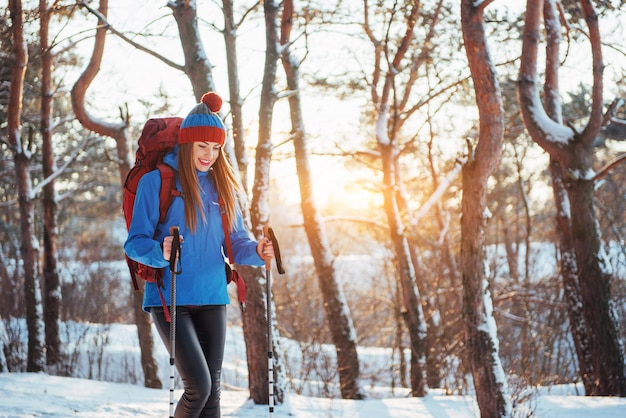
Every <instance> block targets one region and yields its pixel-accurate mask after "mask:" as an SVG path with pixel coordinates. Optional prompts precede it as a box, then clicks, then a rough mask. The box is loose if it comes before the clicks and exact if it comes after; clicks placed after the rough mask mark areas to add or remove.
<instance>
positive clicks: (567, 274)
mask: <svg viewBox="0 0 626 418" xmlns="http://www.w3.org/2000/svg"><path fill="white" fill-rule="evenodd" d="M554 6H555V5H554V3H552V2H550V1H545V2H544V6H543V13H544V20H546V21H548V22H551V21H554V22H558V16H557V11H556V8H555V7H554ZM560 28H561V26H560V25H559V24H556V25H547V26H546V38H547V43H546V73H545V74H546V75H545V77H546V83H545V85H544V103H545V107H546V112H547V114H548V116H550V118H551V119H552V120H553V121H555V122H557V123H559V124H562V123H563V118H562V116H561V102H560V99H559V94H558V93H559V75H558V71H559V62H560V57H559V43H560V37H561V34H560ZM550 175H551V178H552V193H553V196H554V205H555V208H556V217H555V221H556V233H557V235H558V237H559V247H560V250H561V257H560V265H561V276H562V279H563V288H564V290H565V300H566V303H567V313H568V317H569V322H570V329H571V332H572V337H573V339H574V347H575V349H576V357H577V358H578V373H579V375H580V378H581V380H582V382H583V386H584V388H585V393H588V394H591V393H593V392H594V383H593V378H594V376H595V375H596V373H595V372H594V370H593V363H592V361H591V349H590V347H589V339H588V337H587V332H588V331H587V330H588V326H587V323H586V321H585V317H584V314H583V309H582V306H583V301H582V296H581V293H580V286H579V284H578V267H577V264H576V251H575V249H574V242H573V238H572V227H571V225H572V223H571V221H572V219H571V213H570V211H569V210H568V206H569V202H568V200H567V199H568V197H567V190H566V188H565V178H564V175H563V170H562V169H561V164H559V162H558V161H556V160H555V159H554V158H553V157H550Z"/></svg>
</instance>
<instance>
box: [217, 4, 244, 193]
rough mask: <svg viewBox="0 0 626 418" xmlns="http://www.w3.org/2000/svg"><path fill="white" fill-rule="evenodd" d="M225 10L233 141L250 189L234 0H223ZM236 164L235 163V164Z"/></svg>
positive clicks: (241, 176)
mask: <svg viewBox="0 0 626 418" xmlns="http://www.w3.org/2000/svg"><path fill="white" fill-rule="evenodd" d="M222 5H223V10H224V43H225V45H226V60H227V63H228V64H227V67H228V90H229V93H230V94H229V95H230V101H229V104H230V114H231V116H232V128H233V142H234V147H235V158H236V161H237V164H236V166H237V167H238V169H239V175H240V178H241V184H242V186H243V188H244V190H246V191H247V190H248V156H247V153H246V143H245V141H244V132H245V129H244V127H243V101H242V99H241V96H240V92H239V65H238V63H237V29H238V27H237V24H236V22H235V17H234V15H233V0H222ZM233 165H235V164H233Z"/></svg>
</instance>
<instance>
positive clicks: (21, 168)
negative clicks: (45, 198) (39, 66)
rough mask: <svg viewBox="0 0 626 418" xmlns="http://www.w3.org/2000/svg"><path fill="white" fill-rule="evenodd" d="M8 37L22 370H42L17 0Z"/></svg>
mask: <svg viewBox="0 0 626 418" xmlns="http://www.w3.org/2000/svg"><path fill="white" fill-rule="evenodd" d="M9 12H10V15H11V34H12V36H13V38H12V41H13V58H14V62H13V68H12V70H11V87H10V89H9V107H8V111H7V132H8V139H9V145H10V146H11V148H12V151H13V160H14V163H15V179H16V183H17V190H18V195H19V196H18V201H19V212H20V232H21V244H20V254H21V258H22V262H23V268H24V299H25V302H26V327H27V330H28V354H27V360H26V371H28V372H41V371H43V370H44V366H45V362H46V356H45V347H44V344H45V342H44V338H45V337H44V324H43V318H42V315H41V293H40V289H39V277H38V276H39V246H38V245H37V242H38V241H37V239H36V237H35V231H34V225H33V218H34V212H33V196H32V186H31V177H30V151H29V150H28V149H26V148H25V145H24V141H23V138H22V136H21V133H20V128H21V123H20V118H21V115H22V97H23V93H24V77H25V73H26V66H27V64H28V52H27V48H26V41H25V39H24V32H23V30H24V14H23V10H22V2H21V1H20V0H9Z"/></svg>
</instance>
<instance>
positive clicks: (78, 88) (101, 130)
mask: <svg viewBox="0 0 626 418" xmlns="http://www.w3.org/2000/svg"><path fill="white" fill-rule="evenodd" d="M82 5H83V7H86V8H88V9H89V6H88V5H86V4H82ZM89 10H90V12H91V13H94V14H96V16H97V17H98V21H99V22H100V21H102V20H104V21H106V16H107V10H108V0H100V5H99V7H98V11H97V12H95V11H93V10H91V9H89ZM107 30H108V29H107V26H106V25H100V26H99V27H98V29H97V30H96V38H95V42H94V47H93V51H92V55H91V59H90V60H89V64H88V65H87V67H86V68H85V71H84V72H83V73H82V74H81V75H80V77H79V78H78V80H76V83H75V84H74V87H73V88H72V108H73V110H74V113H75V114H76V118H77V119H78V121H79V122H80V123H81V125H83V126H84V127H85V128H86V129H89V130H91V131H93V132H96V133H98V134H100V135H105V136H109V137H111V138H113V139H114V140H115V143H116V145H117V158H118V161H119V164H118V168H119V173H120V184H123V183H124V180H125V179H126V176H127V175H128V171H129V170H130V167H131V145H130V141H129V139H128V126H129V124H130V120H129V116H128V114H125V115H124V116H123V117H122V121H121V122H118V123H105V122H103V121H102V120H99V119H97V118H95V117H93V116H91V115H90V114H89V113H88V112H87V109H86V106H85V94H86V92H87V89H88V88H89V85H90V84H91V82H92V81H93V80H94V78H96V75H97V74H98V72H99V69H100V64H101V63H102V56H103V53H104V43H105V39H106V34H107ZM129 282H130V278H129ZM129 284H130V283H129ZM132 297H133V309H134V311H135V323H136V324H137V336H138V339H139V347H140V350H141V366H142V368H143V372H144V385H145V386H146V387H149V388H161V387H162V383H161V380H160V379H159V376H158V373H157V371H158V367H157V364H156V362H155V360H154V354H153V346H154V343H153V338H152V328H151V320H150V317H149V315H147V314H146V313H145V312H143V311H142V310H141V303H142V300H143V292H133V295H132ZM138 307H139V309H138Z"/></svg>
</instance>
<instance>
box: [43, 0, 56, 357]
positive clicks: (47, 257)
mask: <svg viewBox="0 0 626 418" xmlns="http://www.w3.org/2000/svg"><path fill="white" fill-rule="evenodd" d="M50 13H51V11H50V10H49V9H48V5H47V1H46V0H40V1H39V22H40V29H39V43H40V50H41V71H42V75H41V126H40V130H41V137H42V141H43V145H42V152H43V175H44V178H48V177H51V176H52V175H53V174H54V171H55V166H56V161H55V156H54V149H53V145H52V129H53V128H52V51H51V50H50V45H49V43H48V29H49V28H48V26H49V22H50ZM43 206H44V224H43V256H44V262H43V279H44V280H43V317H44V323H45V326H46V360H47V364H48V366H56V365H58V364H59V362H60V360H61V352H60V350H61V348H60V346H61V342H60V339H59V308H60V300H61V287H60V284H59V271H58V269H57V258H56V257H57V254H56V250H57V232H56V231H57V201H56V193H55V182H54V180H50V181H48V183H46V185H45V186H44V188H43Z"/></svg>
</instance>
